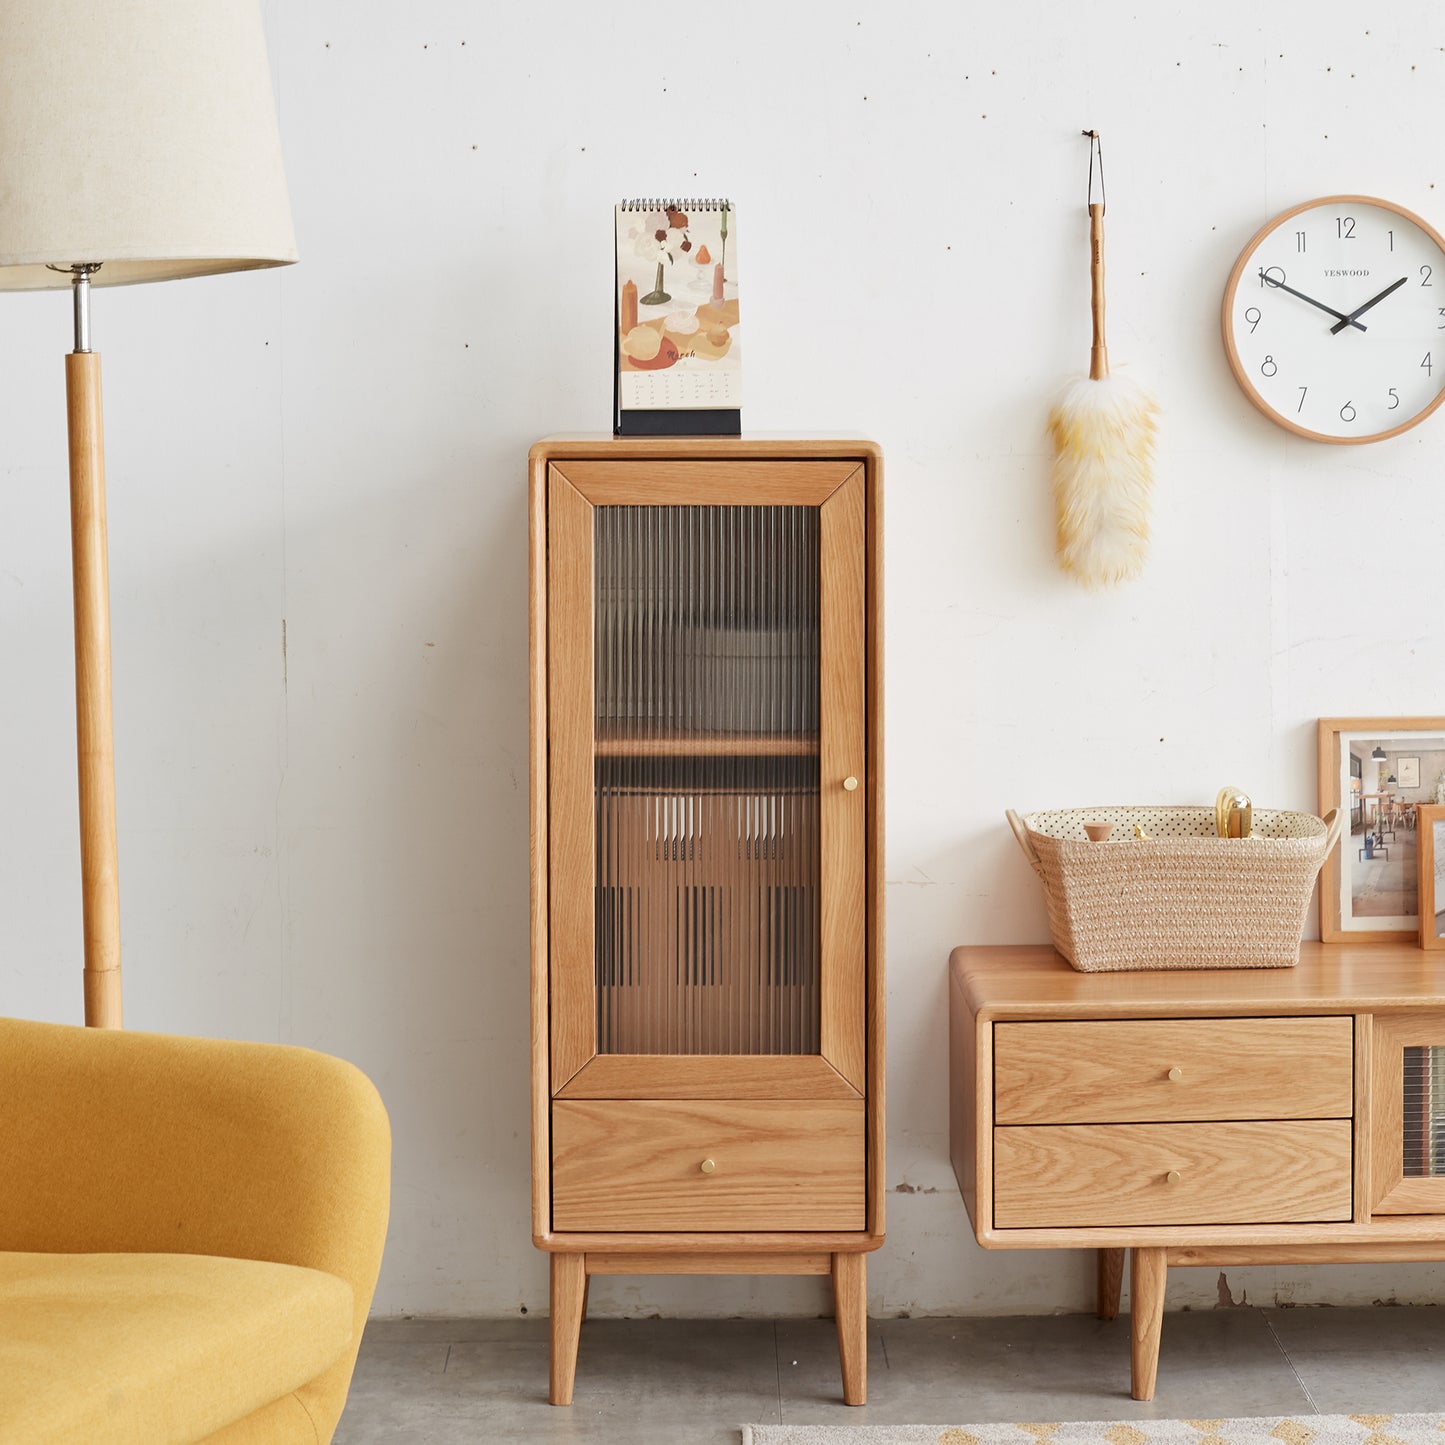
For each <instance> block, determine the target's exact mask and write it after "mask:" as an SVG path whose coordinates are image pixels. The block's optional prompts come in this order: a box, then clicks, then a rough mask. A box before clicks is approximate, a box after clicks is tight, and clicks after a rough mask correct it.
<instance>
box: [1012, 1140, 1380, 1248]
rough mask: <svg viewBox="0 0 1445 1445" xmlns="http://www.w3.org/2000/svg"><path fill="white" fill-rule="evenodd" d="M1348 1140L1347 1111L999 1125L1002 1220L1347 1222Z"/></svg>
mask: <svg viewBox="0 0 1445 1445" xmlns="http://www.w3.org/2000/svg"><path fill="white" fill-rule="evenodd" d="M1350 1146H1351V1126H1350V1121H1349V1120H1348V1119H1308V1120H1296V1121H1289V1122H1245V1123H1231V1124H1064V1125H1054V1126H1046V1127H1038V1128H1025V1129H995V1130H994V1131H993V1151H994V1223H995V1224H996V1225H997V1226H998V1227H999V1228H1001V1229H1041V1228H1050V1227H1053V1228H1069V1227H1072V1228H1077V1227H1081V1226H1096V1225H1156V1224H1285V1223H1297V1222H1304V1221H1318V1222H1324V1221H1335V1220H1347V1219H1349V1218H1350V1217H1351V1213H1352V1206H1351V1183H1352V1178H1353V1175H1352V1170H1351V1158H1350ZM1171 1176H1173V1177H1171Z"/></svg>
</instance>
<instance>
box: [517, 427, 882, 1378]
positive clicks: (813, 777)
mask: <svg viewBox="0 0 1445 1445" xmlns="http://www.w3.org/2000/svg"><path fill="white" fill-rule="evenodd" d="M881 480H882V477H881V458H880V454H879V452H878V449H877V448H876V447H875V446H873V445H872V444H871V443H866V442H856V441H829V442H822V441H801V440H788V441H780V440H768V439H758V440H752V439H737V438H696V439H677V438H642V439H627V440H616V439H613V438H610V437H607V438H595V439H587V438H583V439H566V438H558V439H553V440H548V441H544V442H540V443H538V444H537V446H535V447H533V449H532V453H531V486H530V532H531V609H530V631H531V717H532V729H531V735H532V746H531V798H532V826H531V880H532V1173H533V1221H532V1228H533V1239H534V1242H535V1243H536V1245H537V1246H538V1247H539V1248H540V1249H544V1250H547V1251H549V1252H550V1256H551V1311H552V1322H551V1331H552V1369H551V1389H550V1396H551V1400H552V1402H553V1403H554V1404H559V1405H560V1404H568V1403H570V1401H571V1398H572V1385H573V1376H574V1373H575V1366H576V1356H577V1346H578V1339H579V1330H580V1326H581V1323H582V1320H583V1317H584V1315H585V1312H586V1300H587V1284H588V1280H589V1279H590V1277H591V1276H593V1275H597V1274H693V1275H708V1274H819V1275H830V1276H831V1278H832V1282H833V1288H834V1295H835V1302H836V1314H837V1321H838V1346H839V1354H840V1360H841V1365H842V1374H843V1393H844V1398H845V1399H846V1400H847V1401H848V1402H849V1403H850V1404H861V1403H862V1402H863V1400H864V1398H865V1393H866V1343H865V1341H866V1336H865V1323H866V1308H865V1306H866V1287H865V1285H866V1271H865V1261H866V1257H867V1252H868V1251H870V1250H873V1249H876V1248H877V1247H878V1246H879V1245H880V1244H881V1243H882V1242H883V1172H882V1171H883V893H882V864H883V859H882V816H883V791H882V783H883V778H882V773H883V735H882V708H881V700H882V672H881V663H882V658H881V641H882V628H881V620H880V607H881V601H882V568H881V540H882V539H881V530H880V524H881V516H880V502H881V495H882V488H881Z"/></svg>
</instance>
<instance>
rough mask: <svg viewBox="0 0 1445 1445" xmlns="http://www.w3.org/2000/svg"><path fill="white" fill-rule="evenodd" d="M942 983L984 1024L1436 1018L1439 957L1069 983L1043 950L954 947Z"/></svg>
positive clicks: (1407, 955) (1409, 948)
mask: <svg viewBox="0 0 1445 1445" xmlns="http://www.w3.org/2000/svg"><path fill="white" fill-rule="evenodd" d="M949 975H950V978H951V979H952V983H953V986H954V987H956V988H958V989H960V990H961V991H962V993H963V996H964V998H965V999H966V1000H967V1001H968V1004H969V1007H970V1008H971V1009H972V1010H973V1012H975V1013H983V1014H985V1015H987V1016H988V1017H990V1018H1004V1019H1006V1018H1120V1017H1131V1016H1141V1015H1149V1014H1158V1015H1165V1016H1173V1015H1183V1014H1225V1013H1239V1014H1270V1013H1279V1014H1299V1013H1350V1012H1354V1011H1356V1010H1364V1011H1370V1010H1375V1009H1391V1008H1445V956H1442V955H1440V954H1429V953H1426V952H1425V951H1424V950H1423V949H1420V948H1417V947H1416V946H1415V945H1414V944H1411V943H1305V944H1303V945H1301V948H1300V961H1299V963H1298V964H1296V965H1295V967H1293V968H1220V969H1216V968H1209V969H1190V968H1184V969H1175V970H1168V971H1154V972H1137V973H1079V972H1078V971H1077V970H1075V969H1073V968H1071V967H1070V966H1069V964H1068V962H1067V961H1066V960H1065V959H1063V958H1062V957H1061V956H1060V955H1059V954H1058V953H1056V952H1055V951H1054V950H1053V949H1052V948H1050V947H1048V946H1047V945H1040V944H1023V945H1014V946H1003V947H969V946H965V947H961V948H955V949H954V950H953V952H952V954H950V955H949Z"/></svg>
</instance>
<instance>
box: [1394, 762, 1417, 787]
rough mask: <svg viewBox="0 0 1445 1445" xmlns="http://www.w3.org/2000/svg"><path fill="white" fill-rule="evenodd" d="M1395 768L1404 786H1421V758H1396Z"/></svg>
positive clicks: (1401, 784)
mask: <svg viewBox="0 0 1445 1445" xmlns="http://www.w3.org/2000/svg"><path fill="white" fill-rule="evenodd" d="M1395 768H1396V774H1397V776H1398V778H1399V781H1400V786H1401V787H1402V788H1418V787H1419V786H1420V759H1419V758H1396V759H1395Z"/></svg>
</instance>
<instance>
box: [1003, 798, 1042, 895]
mask: <svg viewBox="0 0 1445 1445" xmlns="http://www.w3.org/2000/svg"><path fill="white" fill-rule="evenodd" d="M1004 817H1005V818H1007V819H1008V825H1009V827H1010V828H1012V829H1013V830H1014V837H1015V838H1017V839H1018V840H1019V847H1020V848H1022V849H1023V850H1024V857H1025V858H1027V859H1028V860H1029V867H1030V868H1032V869H1033V870H1034V872H1035V873H1037V874H1038V875H1039V877H1040V878H1042V877H1043V876H1044V865H1043V864H1042V863H1040V862H1039V855H1038V850H1037V849H1036V848H1035V847H1034V843H1033V839H1032V838H1030V837H1029V830H1028V828H1027V827H1026V826H1025V824H1024V820H1023V819H1022V818H1020V817H1019V815H1018V814H1017V813H1016V812H1014V810H1013V809H1012V808H1008V809H1006V810H1005V811H1004Z"/></svg>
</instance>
